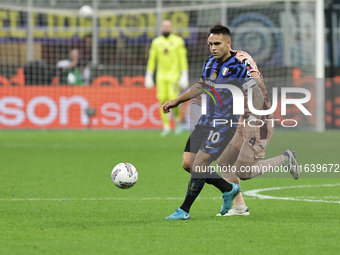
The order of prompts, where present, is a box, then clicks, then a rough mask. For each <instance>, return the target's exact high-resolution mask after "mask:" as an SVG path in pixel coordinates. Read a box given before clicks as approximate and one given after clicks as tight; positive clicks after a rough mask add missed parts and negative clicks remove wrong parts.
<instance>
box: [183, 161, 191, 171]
mask: <svg viewBox="0 0 340 255" xmlns="http://www.w3.org/2000/svg"><path fill="white" fill-rule="evenodd" d="M182 167H183V169H184V170H185V171H187V172H189V173H190V160H189V161H188V160H186V159H185V158H183V161H182Z"/></svg>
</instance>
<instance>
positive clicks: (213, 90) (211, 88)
mask: <svg viewBox="0 0 340 255" xmlns="http://www.w3.org/2000/svg"><path fill="white" fill-rule="evenodd" d="M198 83H200V84H203V85H205V86H207V87H208V88H209V89H210V90H211V91H212V92H213V93H214V94H215V95H216V96H217V98H218V100H219V101H220V104H221V105H222V100H221V98H220V96H219V95H218V93H217V91H216V90H215V89H214V88H213V87H211V86H209V85H208V84H205V83H201V82H198ZM198 89H201V90H203V91H204V92H205V93H207V94H208V95H209V96H210V97H211V98H212V100H213V101H214V103H215V105H217V103H216V100H215V98H214V96H213V95H212V94H211V93H210V92H209V91H208V90H206V89H204V88H198Z"/></svg>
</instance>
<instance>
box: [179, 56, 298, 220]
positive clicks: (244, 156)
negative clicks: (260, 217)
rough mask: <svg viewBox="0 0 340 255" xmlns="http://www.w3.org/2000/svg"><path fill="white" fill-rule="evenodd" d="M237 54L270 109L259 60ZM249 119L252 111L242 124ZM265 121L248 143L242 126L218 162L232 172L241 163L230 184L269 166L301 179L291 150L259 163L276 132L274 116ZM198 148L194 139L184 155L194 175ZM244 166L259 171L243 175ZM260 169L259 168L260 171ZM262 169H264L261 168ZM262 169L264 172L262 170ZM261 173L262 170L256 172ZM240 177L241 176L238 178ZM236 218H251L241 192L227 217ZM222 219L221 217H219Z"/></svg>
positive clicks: (229, 178) (226, 175) (185, 164)
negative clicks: (192, 161)
mask: <svg viewBox="0 0 340 255" xmlns="http://www.w3.org/2000/svg"><path fill="white" fill-rule="evenodd" d="M232 52H234V53H235V55H236V58H237V59H238V60H240V61H241V62H242V63H243V64H244V65H245V66H246V67H247V68H248V70H249V71H250V72H251V74H252V77H253V78H254V80H255V81H256V82H257V84H258V86H259V87H260V88H261V91H262V95H263V98H264V102H263V109H264V110H266V109H270V108H271V104H270V100H269V97H268V94H267V91H266V88H265V86H264V83H263V76H262V74H261V72H260V71H259V70H258V67H257V65H256V62H255V60H254V59H253V58H252V57H251V56H250V55H249V54H248V53H246V52H244V51H238V50H232ZM193 102H194V103H196V104H198V105H200V104H201V102H200V99H197V98H196V99H194V100H193ZM248 118H249V112H248V113H246V114H245V115H244V116H241V117H240V119H239V123H243V121H244V120H245V119H248ZM261 119H262V120H263V121H264V124H263V126H262V127H260V128H258V129H257V131H256V135H255V139H254V138H251V139H249V141H248V142H247V140H246V139H245V137H244V133H243V129H244V125H242V124H241V125H238V127H237V130H236V133H235V135H234V137H233V138H232V140H231V141H230V143H229V144H228V146H227V148H226V149H225V150H224V151H223V153H222V154H221V156H220V157H219V159H218V165H219V166H220V167H225V169H229V170H230V169H231V167H232V166H234V164H235V162H236V161H237V162H238V163H237V165H236V172H233V171H223V172H222V175H223V177H224V178H225V180H227V181H228V182H232V183H236V184H240V179H239V177H241V179H243V180H247V179H251V178H253V177H256V176H258V175H261V174H263V173H265V171H261V170H262V169H264V168H266V167H267V169H268V167H269V166H272V167H275V166H280V165H284V166H288V167H289V170H290V173H291V174H292V176H293V177H294V179H297V178H298V177H299V174H300V172H299V169H298V168H296V167H294V166H297V162H296V157H295V154H294V152H293V151H291V150H287V151H286V152H284V153H283V154H282V155H280V156H277V157H275V158H271V159H268V160H263V161H258V159H263V158H264V156H265V149H266V147H267V145H268V143H269V140H270V138H271V136H272V135H273V132H274V122H273V121H274V120H273V116H272V115H268V116H261ZM197 151H198V148H197V146H195V145H191V148H190V138H189V139H188V141H187V144H186V147H185V152H184V154H183V162H182V166H183V168H184V169H185V170H186V171H188V172H190V157H193V155H192V154H195V153H197ZM241 166H243V168H246V167H247V166H249V168H248V169H251V167H252V166H255V167H254V168H253V169H254V170H255V171H247V172H241V171H239V170H240V168H241ZM256 166H259V167H258V168H256ZM260 166H261V167H260ZM261 168H262V169H261ZM256 170H258V171H256ZM238 176H239V177H238ZM234 215H243V216H247V215H249V210H248V207H247V206H246V205H245V202H244V199H243V196H242V193H239V194H238V195H237V196H236V197H235V199H234V206H233V207H232V208H231V209H230V210H229V211H228V213H226V214H224V215H223V216H234ZM218 216H220V215H218Z"/></svg>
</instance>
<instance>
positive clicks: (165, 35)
mask: <svg viewBox="0 0 340 255" xmlns="http://www.w3.org/2000/svg"><path fill="white" fill-rule="evenodd" d="M162 35H163V36H164V37H168V36H169V35H170V32H163V33H162Z"/></svg>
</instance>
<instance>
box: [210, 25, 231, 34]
mask: <svg viewBox="0 0 340 255" xmlns="http://www.w3.org/2000/svg"><path fill="white" fill-rule="evenodd" d="M210 34H216V35H219V34H223V35H228V36H229V37H230V30H229V28H227V27H225V26H222V25H216V26H214V27H212V28H210V31H209V35H210ZM209 35H208V37H209Z"/></svg>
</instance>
